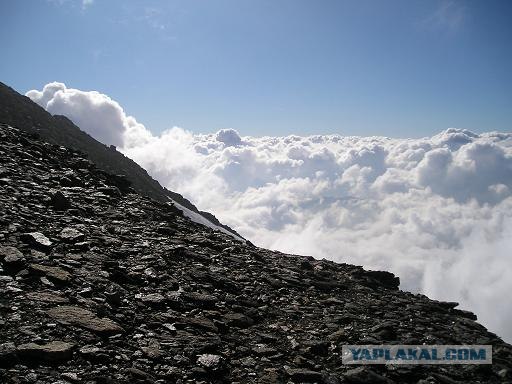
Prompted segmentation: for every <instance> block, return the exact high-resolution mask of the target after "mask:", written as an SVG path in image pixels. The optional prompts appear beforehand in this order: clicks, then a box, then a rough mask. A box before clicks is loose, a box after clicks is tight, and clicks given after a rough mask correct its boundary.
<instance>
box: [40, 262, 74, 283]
mask: <svg viewBox="0 0 512 384" xmlns="http://www.w3.org/2000/svg"><path fill="white" fill-rule="evenodd" d="M30 270H31V271H32V272H34V273H36V274H38V275H43V276H46V277H47V278H48V279H50V280H52V281H54V282H58V283H67V282H69V280H71V274H70V273H69V272H68V271H65V270H64V269H62V268H59V267H51V266H48V265H41V264H30Z"/></svg>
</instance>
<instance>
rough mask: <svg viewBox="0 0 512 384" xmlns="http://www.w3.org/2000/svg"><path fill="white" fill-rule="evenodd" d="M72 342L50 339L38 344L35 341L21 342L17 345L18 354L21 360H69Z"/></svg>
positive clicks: (71, 352)
mask: <svg viewBox="0 0 512 384" xmlns="http://www.w3.org/2000/svg"><path fill="white" fill-rule="evenodd" d="M73 348H74V344H71V343H66V342H64V341H52V342H50V343H47V344H43V345H39V344H35V343H28V344H22V345H20V346H18V348H17V352H18V356H19V357H20V359H22V360H29V361H42V362H50V363H51V362H59V361H65V360H69V359H70V358H71V357H72V354H73Z"/></svg>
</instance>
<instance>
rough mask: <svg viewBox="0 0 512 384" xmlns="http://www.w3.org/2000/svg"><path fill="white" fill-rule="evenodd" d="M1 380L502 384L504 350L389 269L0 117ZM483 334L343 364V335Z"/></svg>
mask: <svg viewBox="0 0 512 384" xmlns="http://www.w3.org/2000/svg"><path fill="white" fill-rule="evenodd" d="M0 265H1V267H0V335H1V337H0V382H2V383H78V382H80V383H82V382H83V383H91V384H92V383H98V384H99V383H194V382H204V383H207V382H212V383H228V382H233V383H235V382H238V383H280V382H283V383H284V382H292V383H299V382H305V383H313V382H316V383H332V384H334V383H389V384H391V383H418V384H427V383H504V382H510V380H511V377H512V371H511V369H512V362H511V358H512V348H511V346H510V345H507V344H505V343H504V342H503V341H502V340H501V339H499V338H498V337H497V336H496V335H494V334H492V333H489V332H487V331H486V329H485V328H484V327H483V326H481V325H479V324H478V323H477V322H476V321H475V319H476V318H475V316H474V315H473V314H471V313H468V312H465V311H461V310H457V309H455V307H456V304H455V303H443V302H436V301H432V300H429V299H428V298H427V297H425V296H422V295H413V294H411V293H407V292H402V291H399V290H398V278H396V277H394V276H393V275H392V274H390V273H388V272H372V271H365V270H363V269H362V268H361V267H358V266H353V265H347V264H336V263H333V262H330V261H326V260H315V259H313V258H311V257H305V256H295V255H285V254H281V253H278V252H271V251H268V250H264V249H260V248H257V247H254V246H252V245H250V244H245V243H241V242H239V241H235V240H234V239H233V238H232V237H231V236H229V235H226V234H223V233H219V232H214V231H212V230H211V229H209V228H207V227H204V226H202V225H199V224H196V223H194V222H191V221H190V220H189V219H187V218H186V217H184V216H182V215H181V212H180V211H178V210H177V209H176V208H175V207H173V206H172V205H170V204H168V203H162V202H158V201H155V200H153V199H150V198H148V197H146V196H143V195H141V194H138V193H136V192H135V191H134V189H132V188H131V187H130V183H129V182H128V181H127V180H126V179H124V178H122V177H119V176H112V175H110V174H108V173H106V172H104V171H101V170H99V169H98V168H96V167H95V165H94V164H93V163H91V161H89V160H87V159H85V158H84V157H83V156H82V155H81V154H80V153H78V152H76V151H74V150H71V149H67V148H64V147H61V146H58V145H54V144H50V143H47V142H44V141H42V140H40V139H39V138H37V137H36V136H35V135H30V134H27V133H26V132H24V131H21V130H18V129H15V128H12V127H8V126H7V125H4V124H2V125H0ZM397 342H399V343H402V344H421V343H425V344H492V345H493V352H494V353H493V364H492V365H481V366H476V365H474V366H461V365H458V366H457V365H453V366H421V365H418V366H370V367H368V366H366V367H359V368H354V367H353V366H346V365H343V364H342V363H341V347H342V345H343V344H381V343H388V344H389V343H397Z"/></svg>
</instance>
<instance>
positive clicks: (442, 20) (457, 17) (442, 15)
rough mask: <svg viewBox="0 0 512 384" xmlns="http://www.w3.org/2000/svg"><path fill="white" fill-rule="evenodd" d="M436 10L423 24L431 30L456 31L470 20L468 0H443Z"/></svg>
mask: <svg viewBox="0 0 512 384" xmlns="http://www.w3.org/2000/svg"><path fill="white" fill-rule="evenodd" d="M438 4H439V5H438V6H437V7H436V8H435V9H434V11H433V12H432V13H431V14H430V15H428V16H427V17H426V18H425V19H424V20H423V21H422V24H423V25H424V26H425V27H427V28H428V29H431V30H438V31H447V32H456V31H457V30H459V29H460V28H461V27H462V26H463V25H464V23H466V21H467V20H468V17H469V10H468V7H467V2H462V1H460V0H441V1H440V2H439V3H438Z"/></svg>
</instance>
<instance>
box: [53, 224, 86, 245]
mask: <svg viewBox="0 0 512 384" xmlns="http://www.w3.org/2000/svg"><path fill="white" fill-rule="evenodd" d="M59 237H60V238H61V239H62V240H64V241H65V242H68V243H76V242H79V241H84V240H85V235H84V234H83V233H82V232H80V231H79V230H77V229H75V228H71V227H66V228H64V229H63V230H62V231H60V233H59Z"/></svg>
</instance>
